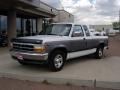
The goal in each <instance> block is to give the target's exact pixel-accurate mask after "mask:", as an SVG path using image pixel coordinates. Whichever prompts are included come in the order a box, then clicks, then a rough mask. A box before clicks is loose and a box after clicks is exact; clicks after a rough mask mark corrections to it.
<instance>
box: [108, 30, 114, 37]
mask: <svg viewBox="0 0 120 90" xmlns="http://www.w3.org/2000/svg"><path fill="white" fill-rule="evenodd" d="M115 35H116V31H115V30H113V29H111V30H109V32H108V36H115Z"/></svg>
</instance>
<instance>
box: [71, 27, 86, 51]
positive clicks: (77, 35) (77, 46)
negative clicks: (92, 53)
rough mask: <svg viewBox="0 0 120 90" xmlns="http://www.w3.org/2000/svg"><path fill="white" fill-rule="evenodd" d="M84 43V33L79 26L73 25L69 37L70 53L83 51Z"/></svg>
mask: <svg viewBox="0 0 120 90" xmlns="http://www.w3.org/2000/svg"><path fill="white" fill-rule="evenodd" d="M85 48H86V41H85V36H84V31H83V29H82V27H81V25H75V26H74V27H73V32H72V35H71V52H78V51H82V50H85Z"/></svg>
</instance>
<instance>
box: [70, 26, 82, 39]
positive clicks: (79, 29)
mask: <svg viewBox="0 0 120 90" xmlns="http://www.w3.org/2000/svg"><path fill="white" fill-rule="evenodd" d="M83 36H84V32H83V29H82V27H81V26H80V25H75V26H74V27H73V33H72V37H83Z"/></svg>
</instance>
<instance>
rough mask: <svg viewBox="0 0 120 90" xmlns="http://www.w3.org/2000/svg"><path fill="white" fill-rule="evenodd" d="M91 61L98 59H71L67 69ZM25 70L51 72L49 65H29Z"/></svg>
mask: <svg viewBox="0 0 120 90" xmlns="http://www.w3.org/2000/svg"><path fill="white" fill-rule="evenodd" d="M90 60H96V59H95V58H94V57H93V56H90V55H89V56H84V57H79V58H75V59H70V60H68V61H66V63H65V67H68V66H69V67H70V65H76V64H78V63H83V62H87V61H90ZM22 67H23V66H22ZM23 68H25V69H28V70H32V71H34V70H35V71H44V72H51V71H50V69H49V67H48V65H47V64H29V65H26V66H24V67H23ZM63 69H64V68H63Z"/></svg>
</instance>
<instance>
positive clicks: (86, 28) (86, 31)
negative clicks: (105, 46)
mask: <svg viewBox="0 0 120 90" xmlns="http://www.w3.org/2000/svg"><path fill="white" fill-rule="evenodd" d="M83 28H84V30H85V33H86V36H90V32H89V30H88V27H87V26H86V25H83Z"/></svg>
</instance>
